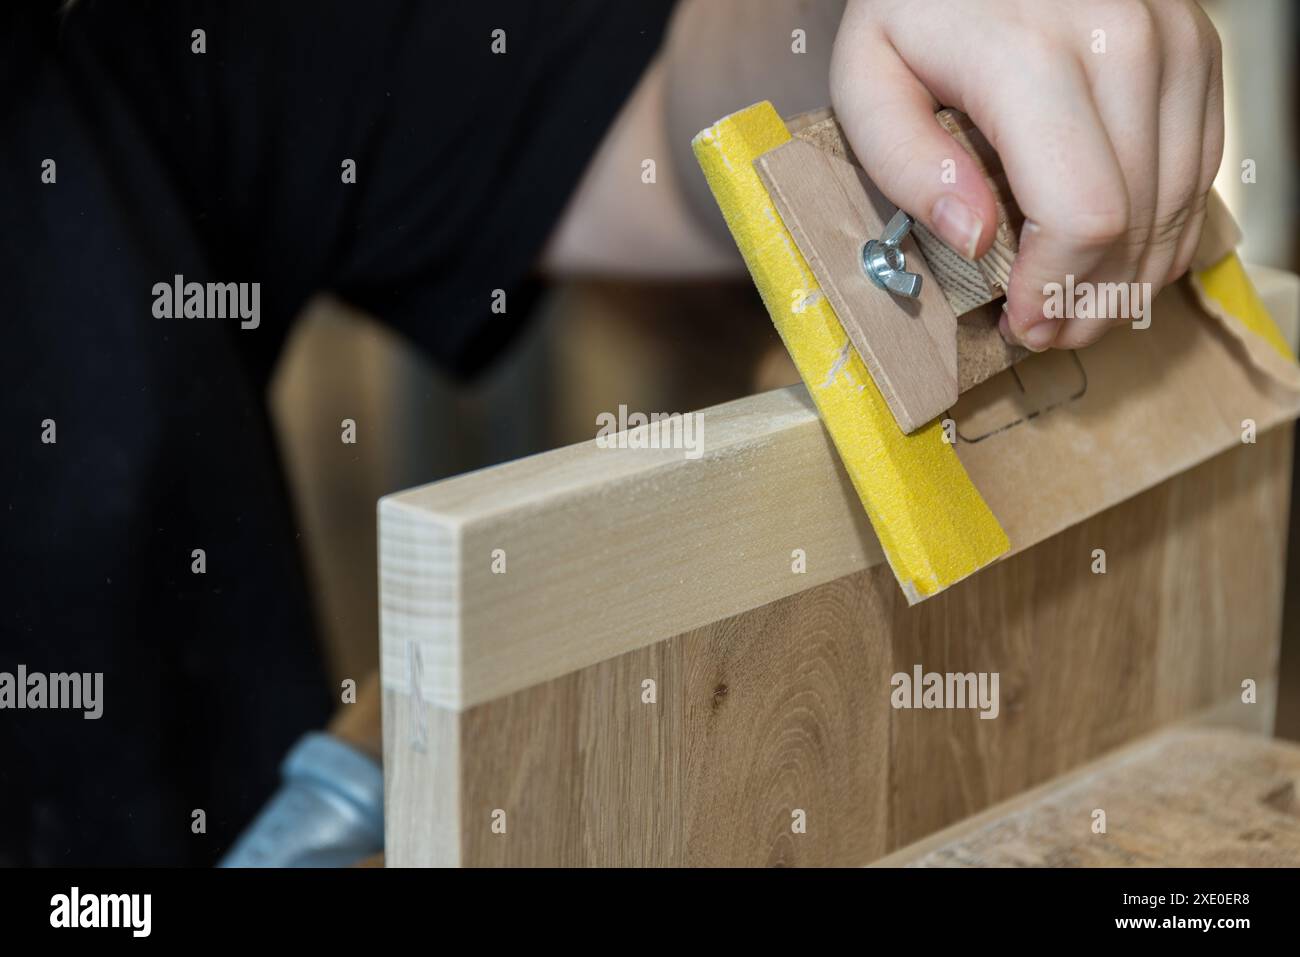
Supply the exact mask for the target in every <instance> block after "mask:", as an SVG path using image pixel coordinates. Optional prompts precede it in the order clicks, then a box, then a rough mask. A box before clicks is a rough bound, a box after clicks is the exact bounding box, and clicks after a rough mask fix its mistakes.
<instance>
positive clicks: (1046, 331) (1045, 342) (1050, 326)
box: [1020, 319, 1060, 352]
mask: <svg viewBox="0 0 1300 957" xmlns="http://www.w3.org/2000/svg"><path fill="white" fill-rule="evenodd" d="M1059 326H1060V323H1059V322H1057V321H1056V320H1054V319H1048V320H1047V321H1046V322H1039V323H1036V324H1035V325H1032V326H1030V327H1029V328H1028V329H1026V330H1025V331H1024V332H1023V333H1022V334H1021V335H1020V342H1021V343H1022V344H1023V345H1024V347H1025V348H1026V349H1029V350H1030V351H1031V352H1042V351H1043V350H1044V349H1046V348H1047V347H1048V346H1050V345H1051V344H1052V340H1053V339H1055V338H1056V331H1057V329H1058V327H1059Z"/></svg>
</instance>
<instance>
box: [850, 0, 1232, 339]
mask: <svg viewBox="0 0 1300 957" xmlns="http://www.w3.org/2000/svg"><path fill="white" fill-rule="evenodd" d="M1098 31H1100V32H1098ZM831 99H832V102H833V103H834V106H835V112H836V115H837V116H838V118H839V121H840V124H841V125H842V126H843V128H844V131H845V134H846V135H847V137H848V139H849V142H850V143H851V144H852V146H853V150H854V152H855V153H856V154H857V157H858V159H859V161H860V162H861V163H862V165H863V167H864V169H865V170H866V172H867V174H868V175H869V176H870V178H871V180H872V181H873V182H874V183H875V184H876V185H877V186H878V187H879V188H880V190H881V191H882V192H883V193H884V194H885V195H886V196H887V197H888V198H889V199H890V200H891V201H892V202H894V203H895V204H897V205H898V206H899V207H900V208H902V209H905V210H907V211H908V212H909V213H911V214H912V215H913V216H914V217H915V218H917V219H918V220H920V221H921V222H922V223H924V224H925V225H926V226H927V227H929V228H930V230H931V231H932V232H934V233H936V234H937V235H939V236H941V237H942V238H943V239H944V240H945V241H947V242H948V244H949V245H951V246H952V247H953V248H954V249H956V250H957V251H959V252H961V253H963V254H964V255H966V256H967V257H968V258H972V259H973V258H978V257H979V256H982V255H983V254H984V253H985V252H987V251H988V249H989V247H990V245H991V244H992V242H993V236H994V230H995V228H996V225H997V218H996V212H995V207H994V202H993V195H992V193H991V191H990V189H989V187H988V185H987V184H986V183H985V181H984V179H983V177H982V176H981V175H980V173H979V170H978V168H977V167H976V165H975V163H974V161H973V160H972V159H971V157H970V156H968V155H967V154H966V153H965V151H964V150H962V149H961V148H960V147H957V146H956V145H955V144H954V142H953V140H952V138H951V137H950V136H949V135H948V134H947V133H946V132H945V131H944V130H943V129H942V128H941V127H940V126H939V124H938V123H937V122H936V121H935V119H934V113H935V111H936V110H938V109H939V108H940V107H941V106H950V107H956V108H958V109H960V110H962V111H963V112H965V113H966V114H967V115H969V116H970V117H971V119H972V120H973V121H974V122H975V125H976V126H978V127H979V128H980V130H981V131H982V132H983V133H984V135H985V136H986V137H987V138H988V140H989V142H990V143H991V144H992V145H993V147H994V149H996V150H997V152H998V154H999V157H1000V159H1001V161H1002V165H1003V168H1004V170H1005V172H1006V174H1007V180H1008V183H1009V184H1010V187H1011V191H1012V193H1013V194H1014V196H1015V198H1016V201H1017V203H1018V205H1019V206H1020V209H1021V211H1022V212H1023V213H1024V214H1025V226H1024V230H1023V232H1022V234H1021V237H1020V252H1019V254H1018V255H1017V257H1016V260H1015V263H1014V264H1013V266H1012V270H1011V278H1010V288H1009V289H1008V290H1007V304H1006V312H1005V314H1004V315H1003V317H1002V323H1001V328H1002V332H1003V335H1004V336H1006V337H1007V338H1008V339H1010V340H1012V341H1015V342H1019V343H1021V344H1023V345H1025V346H1028V347H1029V348H1031V349H1034V350H1036V351H1039V350H1042V349H1046V348H1048V347H1051V346H1056V347H1059V348H1064V349H1075V348H1079V347H1082V346H1085V345H1088V344H1090V343H1092V342H1094V341H1096V340H1097V339H1098V338H1099V337H1100V336H1101V335H1102V333H1103V332H1105V330H1106V329H1107V328H1108V327H1109V326H1110V325H1111V324H1112V323H1113V322H1114V320H1116V319H1119V318H1129V317H1119V316H1108V317H1104V318H1103V317H1082V316H1075V317H1071V318H1065V319H1059V318H1057V319H1053V318H1046V317H1045V316H1044V308H1043V307H1044V303H1045V301H1046V298H1047V295H1046V288H1045V287H1046V286H1047V285H1048V284H1049V283H1064V282H1065V279H1066V276H1067V274H1071V275H1073V276H1074V279H1075V283H1076V286H1077V285H1078V283H1080V282H1092V283H1109V282H1114V283H1128V282H1140V283H1150V284H1151V291H1152V295H1153V296H1154V294H1155V292H1158V291H1159V289H1160V288H1161V287H1163V286H1165V285H1167V284H1169V283H1170V282H1173V281H1174V280H1175V279H1177V278H1178V277H1179V276H1181V275H1182V274H1183V273H1184V272H1186V271H1187V268H1188V265H1189V264H1190V262H1191V259H1192V254H1193V253H1194V251H1195V249H1196V243H1197V240H1198V238H1199V237H1200V232H1201V226H1202V224H1203V222H1204V219H1205V204H1206V196H1207V194H1208V193H1209V191H1210V187H1211V184H1212V183H1213V180H1214V175H1215V173H1216V172H1217V170H1218V167H1219V161H1220V159H1221V158H1222V155H1223V73H1222V51H1221V48H1220V44H1219V38H1218V34H1217V33H1216V32H1215V30H1214V28H1213V26H1212V25H1211V24H1210V21H1209V19H1208V18H1207V17H1206V16H1205V14H1204V13H1203V12H1202V11H1201V9H1200V8H1199V7H1198V6H1197V4H1196V3H1195V2H1193V0H1098V2H1089V3H1071V2H1067V0H965V2H961V3H954V2H952V0H909V2H908V3H904V4H899V3H896V2H887V0H849V3H848V5H847V7H846V9H845V13H844V19H843V20H842V21H841V23H840V29H839V32H838V34H837V36H836V40H835V49H834V54H833V56H832V61H831ZM947 160H951V161H952V162H953V163H955V164H956V165H955V173H956V176H955V182H944V178H947V179H952V178H953V177H944V178H941V172H942V171H943V170H944V163H945V161H947ZM949 168H950V169H951V168H952V167H949ZM1147 301H1148V302H1149V301H1150V300H1147Z"/></svg>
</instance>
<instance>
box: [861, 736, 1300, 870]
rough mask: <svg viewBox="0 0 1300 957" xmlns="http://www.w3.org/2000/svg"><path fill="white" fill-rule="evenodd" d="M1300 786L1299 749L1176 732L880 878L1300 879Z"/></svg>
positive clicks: (948, 839)
mask: <svg viewBox="0 0 1300 957" xmlns="http://www.w3.org/2000/svg"><path fill="white" fill-rule="evenodd" d="M1297 781H1300V748H1298V747H1296V746H1295V745H1293V744H1289V743H1285V742H1281V741H1277V740H1273V739H1270V738H1266V737H1262V736H1259V735H1249V734H1242V733H1240V732H1233V731H1222V730H1219V731H1210V730H1187V729H1182V728H1180V729H1177V730H1171V731H1165V732H1162V733H1160V734H1156V735H1153V736H1152V737H1150V738H1145V739H1143V740H1141V741H1140V742H1138V743H1136V744H1133V745H1131V746H1128V747H1125V748H1123V749H1121V750H1120V751H1119V752H1117V753H1115V754H1112V755H1108V756H1107V757H1105V758H1103V759H1102V760H1100V761H1097V762H1094V763H1092V764H1089V765H1087V766H1086V767H1084V768H1081V769H1079V770H1077V771H1075V772H1072V773H1070V774H1067V775H1063V776H1062V777H1061V778H1059V779H1057V780H1053V781H1052V782H1050V783H1049V784H1046V785H1043V786H1042V787H1039V788H1035V789H1033V790H1031V791H1029V792H1026V793H1025V794H1022V795H1020V796H1018V797H1016V798H1013V799H1012V800H1010V801H1008V802H1005V803H1003V804H999V805H998V806H996V807H994V808H990V809H989V810H988V811H986V812H984V813H982V814H979V815H976V816H974V817H972V818H970V819H969V820H966V821H963V822H961V823H960V824H957V825H954V826H953V827H951V828H948V829H945V830H943V831H941V832H939V833H937V834H934V835H932V836H930V837H928V838H925V839H924V840H922V841H919V842H917V843H916V844H914V845H911V846H909V847H906V848H903V849H902V850H900V851H898V852H896V853H894V854H891V855H889V856H888V857H886V858H883V859H882V860H880V861H878V862H877V863H876V866H879V867H1298V866H1300V796H1298V795H1297V790H1296V782H1297ZM1098 811H1101V812H1103V813H1104V815H1105V817H1104V822H1103V820H1102V819H1101V818H1099V817H1097V812H1098ZM1103 823H1104V831H1103V830H1100V829H1099V825H1101V824H1103Z"/></svg>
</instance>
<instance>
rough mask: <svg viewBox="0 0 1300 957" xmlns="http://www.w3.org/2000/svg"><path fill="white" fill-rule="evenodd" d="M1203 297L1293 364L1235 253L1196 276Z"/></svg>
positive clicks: (1271, 319)
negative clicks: (1208, 298) (1214, 303)
mask: <svg viewBox="0 0 1300 957" xmlns="http://www.w3.org/2000/svg"><path fill="white" fill-rule="evenodd" d="M1196 278H1197V279H1199V280H1200V282H1201V288H1202V289H1204V290H1205V293H1206V295H1208V296H1209V297H1210V298H1211V299H1213V300H1214V301H1215V302H1217V303H1218V304H1219V305H1220V306H1222V307H1223V309H1224V310H1225V311H1226V312H1227V313H1228V314H1229V315H1231V316H1233V317H1234V318H1236V319H1238V320H1239V321H1240V322H1241V324H1242V325H1243V326H1245V327H1246V328H1247V329H1249V330H1250V331H1251V332H1253V333H1255V335H1257V336H1259V337H1260V338H1261V339H1263V340H1264V341H1265V342H1267V343H1268V344H1269V345H1271V346H1272V347H1273V348H1274V349H1276V350H1277V351H1278V352H1280V353H1281V354H1282V355H1283V356H1284V357H1285V358H1287V359H1290V360H1291V361H1292V362H1294V361H1295V356H1294V355H1292V354H1291V347H1290V346H1289V345H1288V344H1287V341H1286V339H1285V338H1283V336H1282V331H1281V330H1280V329H1278V327H1277V323H1275V322H1274V321H1273V317H1272V316H1270V315H1269V314H1268V309H1266V308H1265V306H1264V303H1263V302H1262V301H1261V300H1260V298H1259V294H1258V293H1257V292H1255V286H1254V285H1253V284H1252V283H1251V281H1250V277H1249V276H1247V275H1246V269H1245V267H1243V266H1242V264H1241V260H1240V259H1239V258H1238V257H1237V254H1236V253H1229V254H1228V255H1227V256H1224V257H1223V258H1222V259H1220V260H1219V261H1218V262H1217V263H1215V264H1214V265H1213V266H1211V267H1210V268H1208V269H1202V270H1201V271H1200V272H1199V273H1197V274H1196Z"/></svg>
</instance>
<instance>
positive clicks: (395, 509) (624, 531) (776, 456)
mask: <svg viewBox="0 0 1300 957" xmlns="http://www.w3.org/2000/svg"><path fill="white" fill-rule="evenodd" d="M1259 275H1261V276H1262V277H1263V279H1264V282H1262V283H1261V294H1262V295H1264V296H1265V300H1266V301H1268V302H1269V303H1270V304H1271V305H1273V304H1276V306H1277V308H1275V310H1274V314H1275V315H1276V316H1278V317H1279V318H1282V319H1287V318H1289V319H1290V324H1289V325H1288V328H1289V329H1290V330H1291V331H1294V318H1295V316H1294V308H1293V307H1294V303H1295V287H1296V284H1297V280H1296V278H1295V277H1294V276H1290V275H1287V274H1281V273H1275V272H1274V273H1268V272H1266V273H1262V274H1259ZM1167 295H1169V296H1173V297H1182V296H1185V295H1186V293H1185V292H1184V291H1182V290H1180V289H1174V290H1173V291H1172V292H1170V293H1167ZM1288 303H1291V304H1292V311H1291V312H1289V313H1288V312H1285V311H1284V310H1285V309H1286V308H1287V304H1288ZM1224 338H1226V337H1222V336H1219V337H1216V335H1215V333H1214V331H1213V330H1212V329H1211V328H1210V327H1209V325H1208V323H1206V322H1199V321H1194V320H1192V319H1190V318H1187V317H1184V320H1183V321H1173V320H1172V319H1171V321H1168V322H1160V321H1157V322H1156V323H1154V324H1153V326H1152V328H1151V329H1149V330H1146V331H1144V332H1138V331H1131V330H1127V329H1118V330H1115V331H1113V332H1111V333H1110V334H1109V335H1108V336H1107V337H1105V338H1104V339H1103V340H1102V342H1101V343H1099V344H1098V345H1097V346H1094V347H1092V349H1090V350H1088V351H1087V352H1085V353H1083V354H1082V358H1081V359H1080V360H1079V363H1080V367H1083V366H1085V365H1086V368H1087V370H1088V379H1087V381H1088V390H1087V395H1086V396H1084V397H1082V398H1080V399H1079V400H1078V401H1074V402H1070V403H1069V404H1067V405H1063V406H1060V407H1059V408H1058V409H1056V410H1055V411H1052V412H1050V413H1047V414H1042V413H1040V412H1038V411H1036V409H1035V408H1031V407H1028V406H1026V405H1025V401H1026V398H1027V397H1028V398H1032V393H1029V392H1026V391H1025V389H1024V388H1023V386H1024V385H1025V384H1028V385H1030V386H1031V387H1032V384H1033V382H1034V381H1035V379H1036V378H1041V379H1043V380H1044V381H1047V382H1051V381H1053V380H1054V379H1058V378H1062V376H1059V375H1057V373H1058V371H1059V370H1058V369H1057V364H1059V363H1061V362H1065V363H1069V364H1073V363H1074V362H1075V359H1074V358H1073V357H1071V356H1070V355H1067V354H1060V353H1056V354H1045V355H1042V356H1036V357H1034V358H1033V359H1031V360H1028V361H1027V362H1025V363H1023V364H1022V365H1021V367H1020V368H1019V369H1018V370H1017V375H1018V378H1012V377H1010V376H1004V377H1001V379H1000V380H999V379H995V380H992V381H991V382H989V383H986V384H985V385H982V386H979V387H977V388H976V389H974V390H972V391H970V392H968V393H966V395H964V396H963V398H962V401H961V403H960V404H959V405H958V406H957V407H956V408H954V410H953V412H952V415H953V417H954V419H955V421H956V423H957V433H958V436H959V443H958V446H957V451H958V455H959V456H961V458H962V461H963V464H964V465H965V467H966V469H967V471H968V472H969V474H970V476H971V479H972V480H973V481H974V483H975V485H976V487H977V488H979V489H980V493H981V495H983V496H984V498H985V500H986V501H987V502H988V503H989V505H990V507H991V508H992V509H993V511H994V514H996V515H997V517H998V520H999V521H1000V522H1001V524H1002V526H1003V528H1005V529H1006V531H1007V534H1008V536H1009V537H1010V539H1011V542H1012V548H1013V550H1017V551H1018V550H1023V549H1025V548H1028V547H1030V546H1032V545H1034V544H1035V543H1037V542H1040V541H1042V540H1044V539H1046V538H1048V537H1050V536H1052V535H1054V534H1056V533H1057V532H1060V531H1062V530H1063V529H1064V528H1066V527H1068V526H1070V525H1072V524H1074V523H1076V522H1077V521H1078V519H1079V518H1080V517H1081V516H1084V515H1091V514H1094V513H1097V512H1100V511H1103V510H1105V509H1107V508H1109V507H1110V506H1112V505H1114V504H1115V503H1116V502H1117V501H1119V500H1121V499H1123V498H1126V497H1128V496H1131V495H1133V494H1136V493H1137V492H1138V491H1141V490H1143V489H1146V488H1150V487H1151V486H1153V485H1155V484H1157V483H1158V482H1159V481H1161V480H1162V479H1164V478H1167V477H1168V476H1169V475H1170V474H1171V473H1172V472H1174V471H1177V470H1180V469H1185V468H1188V467H1190V466H1192V465H1194V464H1196V463H1197V462H1200V461H1203V460H1204V459H1205V458H1207V457H1209V456H1210V455H1212V454H1213V453H1214V452H1215V451H1217V450H1220V449H1223V448H1225V447H1227V446H1229V445H1231V444H1236V443H1239V442H1240V436H1239V428H1238V423H1240V421H1241V420H1242V419H1243V418H1246V417H1251V418H1254V419H1255V420H1256V422H1257V423H1258V426H1259V428H1260V429H1261V430H1265V429H1267V428H1268V427H1269V426H1271V425H1273V424H1276V423H1277V422H1280V421H1282V420H1284V419H1289V418H1290V416H1291V415H1293V414H1294V413H1293V412H1290V411H1288V409H1287V407H1286V406H1285V405H1283V404H1279V399H1278V396H1277V395H1276V394H1275V393H1274V392H1270V390H1269V389H1268V388H1267V386H1266V385H1264V384H1261V382H1260V381H1259V378H1260V377H1259V376H1258V374H1255V373H1252V372H1251V371H1250V370H1249V369H1247V368H1245V367H1243V366H1242V365H1241V364H1240V363H1239V362H1237V361H1236V360H1235V359H1233V358H1231V352H1230V351H1229V350H1230V348H1231V347H1230V345H1228V344H1226V343H1224V342H1221V341H1220V339H1224ZM1173 357H1176V361H1173ZM1071 368H1073V365H1071ZM1153 369H1159V370H1160V375H1159V376H1154V375H1153V374H1152V370H1153ZM1067 371H1068V370H1067ZM1040 373H1041V375H1040ZM1070 381H1073V380H1070ZM1207 381H1213V382H1216V383H1217V388H1216V389H1215V390H1206V389H1205V388H1204V383H1205V382H1207ZM1017 383H1020V384H1019V385H1017ZM1229 395H1231V396H1232V397H1233V398H1232V400H1231V402H1229V401H1228V399H1227V398H1226V397H1227V396H1229ZM1289 401H1291V402H1293V403H1294V401H1295V400H1294V399H1291V400H1289ZM1225 403H1227V404H1226V405H1225ZM1031 413H1033V414H1034V415H1036V417H1033V418H1030V417H1029V416H1030V414H1031ZM702 414H703V416H704V423H705V428H704V433H703V436H704V449H703V454H702V456H701V457H700V458H699V459H688V458H686V457H685V456H684V455H683V452H682V450H680V449H617V448H599V447H597V446H596V445H595V443H593V442H588V443H585V444H582V445H575V446H570V447H568V448H564V449H558V450H555V451H553V452H548V453H546V454H545V455H541V456H535V457H533V458H529V459H523V460H520V461H517V462H511V463H508V464H505V465H502V466H499V467H497V468H493V469H488V470H485V471H482V472H477V473H473V474H470V475H465V476H459V477H456V478H453V479H449V480H446V481H442V482H437V483H434V484H432V485H428V486H425V487H423V488H418V489H412V490H409V491H406V492H402V493H400V494H397V495H393V496H389V497H387V498H385V499H383V500H382V501H381V502H380V507H379V526H380V596H381V608H380V614H381V626H382V635H383V643H382V650H381V665H382V667H381V672H382V677H383V683H384V686H385V687H387V688H393V689H396V690H399V691H406V690H407V689H409V687H410V686H411V675H410V673H409V668H410V661H411V659H410V646H411V645H415V646H417V647H418V648H419V649H420V651H421V654H420V661H421V675H420V681H421V686H422V693H423V695H424V696H425V699H426V700H427V701H429V702H432V703H434V704H437V705H441V706H443V707H448V708H454V709H464V708H467V707H469V706H471V705H473V704H476V703H479V702H483V701H488V700H491V699H493V698H497V697H500V696H501V695H504V694H507V693H509V692H511V691H515V690H518V689H521V688H526V687H529V686H531V685H535V684H539V683H541V682H543V681H547V680H549V679H551V678H556V677H559V676H561V675H564V674H568V673H569V672H572V671H577V670H580V669H581V668H584V667H586V666H588V665H591V664H594V663H596V662H599V661H603V660H605V659H608V658H613V657H615V656H617V655H620V654H623V653H624V652H627V651H630V650H633V649H636V648H641V647H645V646H648V645H652V644H654V643H656V642H659V641H662V640H663V639H665V638H669V637H672V636H673V635H677V634H681V633H683V632H686V631H690V630H692V629H695V628H699V627H702V626H705V625H707V624H710V623H711V622H715V621H719V620H721V619H723V618H727V617H730V616H732V615H735V614H738V613H740V612H742V611H746V610H748V609H751V608H755V607H757V606H759V605H763V604H765V603H767V602H770V601H773V600H776V599H779V598H783V597H786V596H788V595H792V594H794V593H796V592H799V591H803V590H806V589H809V588H812V587H814V586H816V585H819V584H823V583H825V582H828V581H832V580H834V579H836V578H840V577H842V576H844V575H847V574H850V573H853V572H856V571H861V570H863V569H865V568H870V567H873V566H875V565H876V564H878V563H879V562H881V561H882V560H883V556H882V553H881V551H880V546H879V543H878V542H877V540H876V538H875V536H874V534H873V532H872V531H871V527H870V524H869V522H868V521H867V518H866V516H865V515H864V513H863V509H862V506H861V503H860V501H859V499H858V497H857V494H856V493H855V492H854V490H853V488H852V486H851V484H850V483H849V481H848V478H847V477H846V475H845V474H844V471H843V469H842V467H841V466H840V464H839V460H838V457H837V456H836V454H835V450H834V448H833V447H832V445H831V443H830V441H829V439H828V437H827V434H826V432H825V430H824V429H823V428H822V425H821V422H820V420H819V419H818V417H817V413H816V411H815V408H814V407H813V404H812V402H811V400H810V399H809V398H808V395H807V392H806V390H805V389H804V388H803V387H802V386H799V387H794V388H790V389H784V390H777V391H774V392H771V393H766V394H764V395H759V396H753V397H750V398H746V399H742V400H739V401H737V402H732V403H727V404H725V405H721V406H717V407H714V408H712V409H707V410H704V412H703V413H702ZM1016 423H1018V424H1016ZM1102 423H1105V428H1102V427H1101V424H1102ZM975 426H978V427H979V428H978V429H976V430H975V431H976V432H980V433H981V434H974V433H973V432H972V429H973V428H974V427H975ZM982 432H995V433H996V434H995V435H994V436H993V437H981V435H982ZM1250 448H1252V449H1255V448H1258V447H1256V446H1251V447H1250ZM1080 450H1086V454H1081V453H1080ZM1248 467H1249V466H1245V465H1244V466H1243V468H1248ZM496 549H501V550H503V551H504V553H505V556H506V563H507V564H506V568H507V572H506V573H505V574H494V573H493V571H492V561H493V560H492V553H493V551H494V550H496ZM796 549H799V550H801V552H802V553H803V557H804V560H805V561H806V570H805V571H804V572H803V573H798V572H796V571H795V550H796ZM1203 600H1207V601H1208V600H1209V599H1203Z"/></svg>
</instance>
